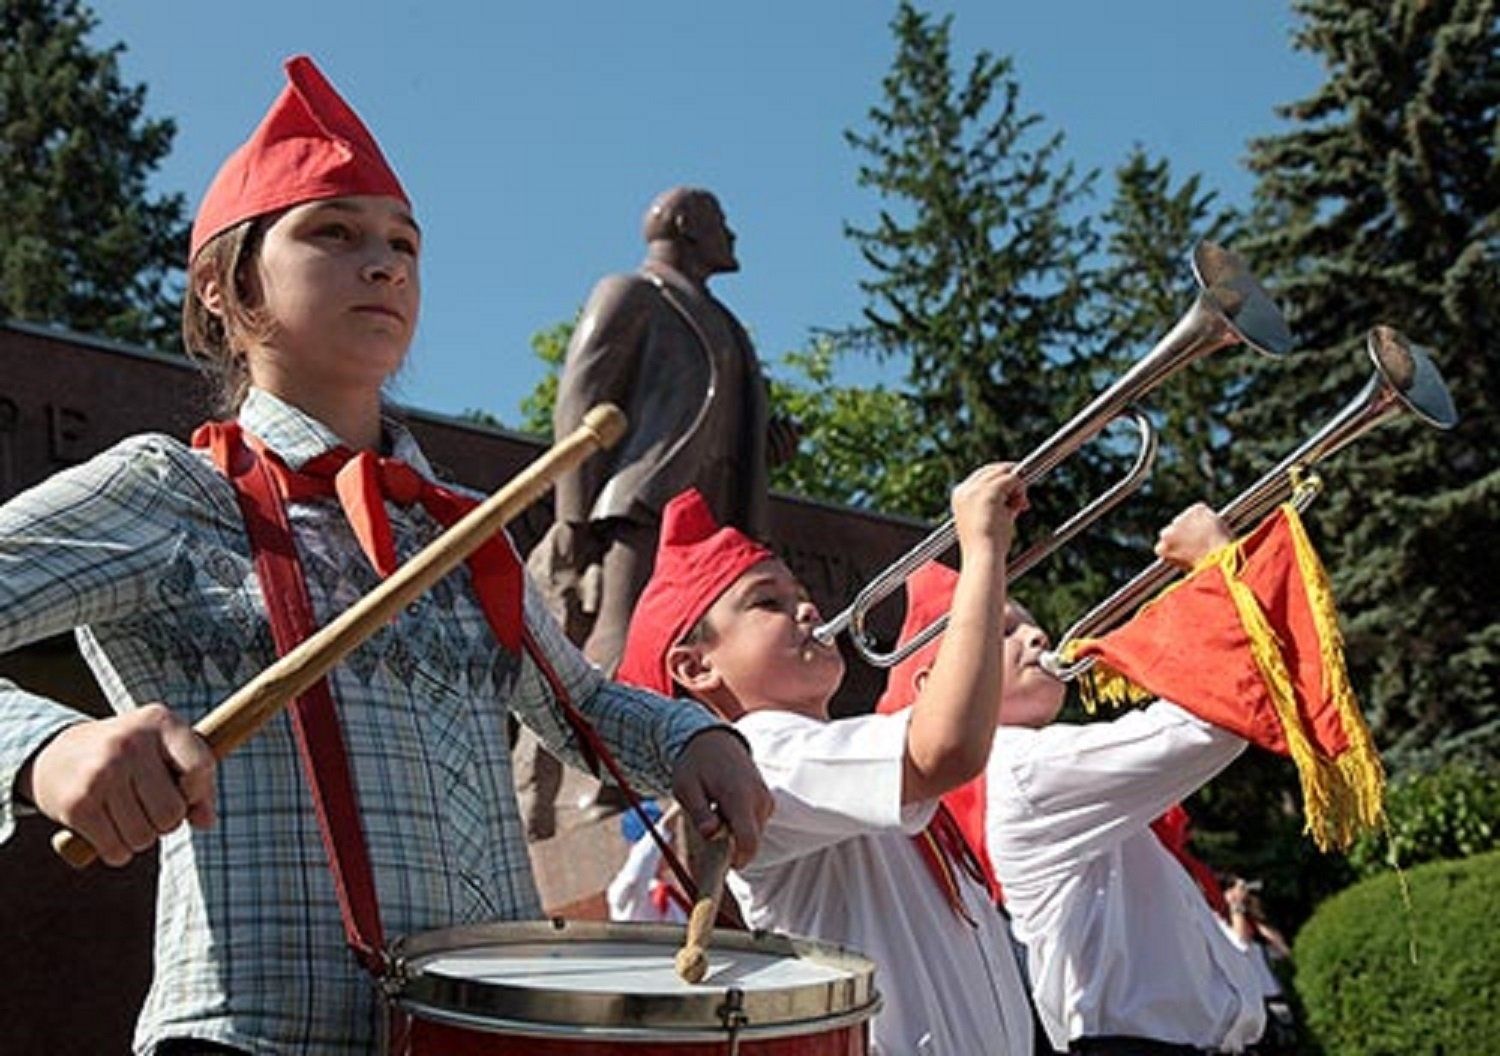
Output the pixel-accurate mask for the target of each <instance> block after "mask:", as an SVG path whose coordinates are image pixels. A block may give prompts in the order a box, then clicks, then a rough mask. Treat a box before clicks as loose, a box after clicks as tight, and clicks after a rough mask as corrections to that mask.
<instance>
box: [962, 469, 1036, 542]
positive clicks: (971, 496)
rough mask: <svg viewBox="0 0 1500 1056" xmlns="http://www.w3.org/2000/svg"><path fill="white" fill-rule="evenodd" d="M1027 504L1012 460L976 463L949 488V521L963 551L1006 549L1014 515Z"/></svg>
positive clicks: (1014, 527) (1010, 538)
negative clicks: (952, 487) (967, 474)
mask: <svg viewBox="0 0 1500 1056" xmlns="http://www.w3.org/2000/svg"><path fill="white" fill-rule="evenodd" d="M1026 508H1027V504H1026V485H1025V484H1024V483H1023V482H1022V481H1021V478H1020V477H1019V476H1018V475H1017V474H1016V472H1015V463H1014V462H991V463H990V464H989V465H987V466H980V467H979V468H978V469H976V470H975V471H974V472H973V473H971V474H969V476H968V478H967V479H966V480H964V482H963V483H962V484H960V485H959V486H958V487H956V488H954V489H953V521H954V527H955V528H956V529H957V531H958V545H959V547H960V549H962V550H963V551H964V553H965V554H967V555H970V556H972V555H974V554H978V553H983V552H985V551H991V552H993V553H995V554H997V555H999V554H1004V553H1005V552H1006V551H1007V550H1009V549H1010V544H1011V540H1012V539H1014V538H1015V534H1016V516H1017V515H1018V514H1020V513H1023V512H1024V511H1025V510H1026Z"/></svg>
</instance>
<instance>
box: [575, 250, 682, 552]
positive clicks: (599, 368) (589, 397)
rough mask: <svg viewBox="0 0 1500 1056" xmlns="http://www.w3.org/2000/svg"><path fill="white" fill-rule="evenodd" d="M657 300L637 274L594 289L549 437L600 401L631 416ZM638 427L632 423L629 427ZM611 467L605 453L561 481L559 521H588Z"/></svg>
mask: <svg viewBox="0 0 1500 1056" xmlns="http://www.w3.org/2000/svg"><path fill="white" fill-rule="evenodd" d="M657 296H658V295H657V293H656V291H655V290H654V289H653V288H652V287H651V285H650V284H649V283H648V282H647V281H646V280H645V279H642V278H641V277H640V276H638V275H611V276H609V277H608V278H605V279H603V280H601V281H600V282H599V284H598V285H597V286H595V287H594V290H593V292H592V293H591V294H590V295H589V299H588V303H587V304H586V305H585V306H584V310H583V315H582V316H581V317H580V318H579V320H578V326H577V327H576V328H575V329H574V331H573V338H572V340H571V341H570V342H569V343H568V352H567V356H566V358H565V359H564V361H563V370H562V374H561V375H560V376H559V378H558V383H557V404H556V407H555V409H554V411H553V416H552V426H553V435H555V436H563V435H565V434H566V433H568V432H570V431H571V430H573V429H574V428H576V427H577V426H578V424H579V423H580V422H581V421H582V420H583V416H584V414H585V413H586V412H587V411H588V410H589V408H590V407H593V406H594V405H595V404H598V403H601V402H605V401H608V402H611V403H614V404H617V405H619V407H620V408H621V409H622V410H624V411H625V412H626V414H629V413H630V410H631V407H632V404H633V403H634V402H635V401H633V399H632V396H633V394H634V389H635V386H636V385H637V384H642V383H649V380H650V379H649V378H646V377H644V376H643V375H644V372H643V370H642V367H643V363H642V360H643V358H644V353H645V344H646V335H647V332H648V329H649V326H650V319H651V313H652V311H653V309H654V307H655V300H656V297H657ZM637 424H638V423H635V422H631V423H630V427H631V428H634V427H635V426H636V425H637ZM611 467H612V460H611V459H610V457H609V455H608V454H603V455H596V456H595V457H593V458H591V459H589V460H587V461H585V462H584V463H583V464H582V465H581V466H580V467H579V468H578V469H577V470H575V471H574V472H573V473H570V474H568V475H567V476H566V477H565V478H564V479H563V480H562V481H560V482H559V485H558V490H557V516H558V519H559V520H561V521H564V522H568V523H574V524H582V523H585V522H587V521H588V519H589V513H590V511H591V510H592V508H593V505H594V501H595V499H596V498H597V497H598V495H599V491H600V489H602V488H603V487H604V483H605V481H607V480H608V479H609V476H610V471H611Z"/></svg>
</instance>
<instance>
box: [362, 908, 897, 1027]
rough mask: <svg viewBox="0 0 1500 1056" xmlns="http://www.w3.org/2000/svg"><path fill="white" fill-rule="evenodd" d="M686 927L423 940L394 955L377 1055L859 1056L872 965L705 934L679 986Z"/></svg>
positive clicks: (872, 997) (506, 931)
mask: <svg viewBox="0 0 1500 1056" xmlns="http://www.w3.org/2000/svg"><path fill="white" fill-rule="evenodd" d="M683 935H684V929H682V928H680V927H670V926H667V925H661V924H602V923H593V922H587V921H562V920H558V921H551V922H546V921H540V922H528V923H518V924H484V925H479V926H476V927H464V928H448V929H445V930H443V931H432V932H425V933H423V934H421V935H417V936H415V937H413V938H410V939H406V940H403V941H402V942H401V943H399V944H398V945H397V946H396V948H395V950H394V953H395V963H396V970H395V974H394V976H393V978H392V980H391V985H390V986H389V988H388V991H389V999H388V1001H387V1006H386V1016H385V1028H386V1036H385V1039H384V1045H383V1049H382V1051H383V1052H385V1053H386V1054H387V1056H512V1054H514V1056H520V1054H523V1053H524V1054H526V1056H604V1054H606V1053H620V1052H628V1053H638V1054H643V1056H649V1054H653V1053H661V1054H665V1056H719V1054H725V1056H728V1054H739V1056H865V1054H866V1053H867V1052H868V1051H869V1042H868V1036H869V1034H868V1021H869V1019H870V1017H871V1016H873V1015H874V1014H875V1013H876V1011H877V1010H878V1009H879V1007H880V997H879V995H878V994H877V993H876V991H875V985H874V977H875V966H874V964H873V963H872V962H871V961H869V960H867V959H866V958H864V957H861V956H859V955H858V954H855V953H852V952H850V951H848V950H845V949H843V948H841V947H838V946H832V945H828V944H824V943H817V942H812V941H809V940H804V939H793V938H787V937H784V936H779V935H764V934H757V935H751V934H746V933H744V932H722V931H721V932H715V934H714V937H713V944H712V946H711V948H710V950H709V956H708V960H709V970H708V975H707V977H706V978H705V979H704V980H703V982H701V983H698V984H696V985H691V984H688V983H684V982H683V981H682V980H680V979H679V978H677V973H676V971H675V969H674V967H673V959H674V957H675V956H676V954H677V950H678V949H679V948H680V946H681V945H682V940H683Z"/></svg>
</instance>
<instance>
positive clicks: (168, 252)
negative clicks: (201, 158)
mask: <svg viewBox="0 0 1500 1056" xmlns="http://www.w3.org/2000/svg"><path fill="white" fill-rule="evenodd" d="M97 24H98V23H97V20H96V19H95V17H94V15H93V13H92V12H91V11H90V10H89V9H88V8H87V7H85V6H84V5H83V4H81V3H80V2H78V0H0V316H9V317H11V318H16V319H27V320H35V321H39V322H46V323H57V324H61V325H64V326H68V327H71V328H73V329H76V330H81V331H85V332H88V333H93V334H100V335H104V336H107V337H112V338H116V339H119V340H123V341H131V342H136V343H142V344H149V345H155V346H157V347H160V348H176V347H178V340H177V337H176V334H177V330H178V311H179V304H180V297H181V267H182V257H183V253H184V251H185V249H186V246H187V226H186V224H185V222H184V219H183V217H184V206H183V198H182V196H181V195H180V194H173V195H162V196H152V195H150V194H148V192H147V188H146V182H147V177H148V176H149V175H150V173H151V172H152V170H153V169H155V168H156V166H157V165H158V164H159V163H160V161H161V159H162V158H164V157H165V156H166V155H167V152H168V151H169V150H170V149H171V146H172V137H173V135H174V134H175V131H176V129H175V127H174V125H173V123H172V122H171V121H170V120H165V119H148V118H146V117H145V116H144V109H145V97H146V89H145V87H144V86H143V85H135V86H131V85H127V84H125V83H124V82H122V81H121V79H120V71H119V62H118V58H119V55H120V53H121V52H122V51H124V45H122V44H115V45H113V46H111V47H107V48H103V49H100V48H97V47H95V46H93V45H91V44H90V42H89V40H88V36H89V34H90V33H91V32H92V31H93V29H94V28H95V26H96V25H97Z"/></svg>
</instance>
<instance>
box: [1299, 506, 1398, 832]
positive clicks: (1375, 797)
mask: <svg viewBox="0 0 1500 1056" xmlns="http://www.w3.org/2000/svg"><path fill="white" fill-rule="evenodd" d="M1285 509H1286V518H1287V527H1288V529H1289V530H1290V532H1291V536H1292V547H1293V550H1294V551H1295V553H1296V555H1297V568H1298V571H1300V572H1301V574H1302V575H1301V579H1302V583H1303V585H1304V587H1305V588H1306V590H1307V603H1308V608H1309V609H1310V610H1311V612H1312V618H1313V626H1314V627H1316V628H1317V632H1318V648H1319V660H1320V661H1321V665H1322V671H1323V694H1324V696H1325V697H1326V698H1327V699H1328V700H1329V701H1330V702H1331V703H1332V704H1333V707H1334V710H1335V712H1336V713H1337V714H1338V717H1339V725H1340V726H1341V727H1342V728H1343V731H1344V737H1345V738H1346V739H1347V740H1348V742H1349V747H1348V749H1347V750H1346V751H1345V752H1344V754H1343V755H1341V756H1339V759H1338V765H1339V779H1340V786H1339V787H1340V790H1341V799H1342V800H1343V802H1341V804H1340V807H1341V811H1340V817H1342V818H1343V819H1346V822H1345V823H1346V826H1347V827H1346V828H1345V829H1344V830H1342V831H1341V832H1340V834H1339V836H1340V838H1339V845H1340V847H1347V846H1348V845H1349V843H1350V842H1351V841H1352V840H1353V839H1354V838H1355V837H1356V836H1358V835H1359V833H1360V832H1362V831H1364V830H1366V829H1373V828H1376V827H1377V826H1379V825H1380V824H1381V823H1382V822H1383V821H1384V819H1385V767H1384V766H1383V765H1382V764H1381V762H1380V755H1379V753H1377V752H1376V751H1375V745H1374V742H1373V741H1372V739H1371V737H1370V728H1369V726H1367V725H1366V724H1365V717H1364V714H1363V712H1361V711H1360V707H1359V701H1358V700H1357V699H1356V698H1355V696H1354V688H1353V687H1352V686H1351V685H1350V684H1349V671H1348V668H1347V667H1346V666H1345V664H1344V636H1343V634H1342V632H1340V630H1339V622H1338V613H1337V611H1336V610H1335V608H1334V604H1333V586H1332V584H1331V583H1329V581H1328V572H1327V570H1326V569H1324V567H1323V562H1321V561H1320V560H1318V554H1317V551H1315V550H1314V549H1313V546H1312V542H1311V540H1309V539H1308V537H1307V529H1306V528H1305V527H1304V526H1303V524H1302V518H1301V517H1300V516H1299V515H1298V513H1297V510H1296V508H1295V507H1294V506H1291V505H1290V504H1289V505H1288V506H1287V507H1286V508H1285Z"/></svg>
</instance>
